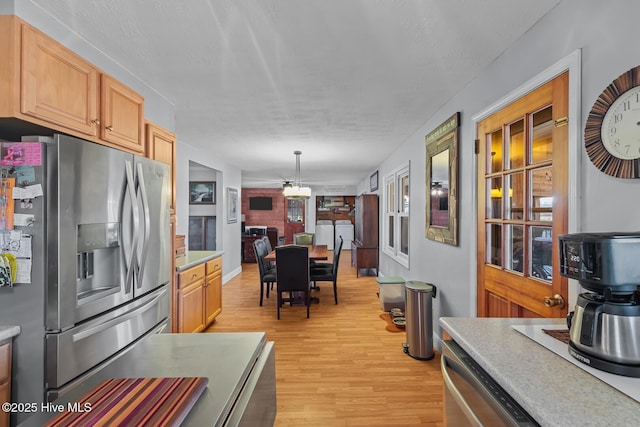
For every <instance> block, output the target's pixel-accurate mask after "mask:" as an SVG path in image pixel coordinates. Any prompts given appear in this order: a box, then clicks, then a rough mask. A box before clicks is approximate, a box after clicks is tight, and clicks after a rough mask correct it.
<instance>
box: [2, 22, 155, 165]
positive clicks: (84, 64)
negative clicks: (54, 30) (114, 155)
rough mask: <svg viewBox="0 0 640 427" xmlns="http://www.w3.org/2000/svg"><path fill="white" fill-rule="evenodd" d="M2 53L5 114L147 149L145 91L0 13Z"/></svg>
mask: <svg viewBox="0 0 640 427" xmlns="http://www.w3.org/2000/svg"><path fill="white" fill-rule="evenodd" d="M0 57H2V58H3V61H2V63H1V64H0V93H2V94H3V96H1V97H0V116H1V117H15V118H19V119H22V120H25V121H28V122H31V123H34V124H37V125H40V126H44V127H46V128H50V129H54V130H57V131H61V132H65V133H68V134H71V135H74V136H77V137H80V138H84V139H88V140H90V141H94V142H98V143H101V144H104V145H109V146H113V147H116V148H119V149H123V150H126V151H130V152H133V153H136V154H145V144H144V98H143V97H142V96H141V95H139V94H137V93H136V92H134V91H133V90H131V89H130V88H128V87H126V86H125V85H123V84H122V83H120V82H118V81H117V80H115V79H113V78H112V77H110V76H108V75H107V74H105V73H103V72H102V71H101V70H100V69H98V68H97V67H95V66H94V65H92V64H91V63H90V62H88V61H85V60H84V59H83V58H82V57H80V56H78V55H77V54H75V53H74V52H72V51H71V50H69V49H67V48H66V47H64V46H62V45H61V44H60V43H58V42H56V41H55V40H53V39H51V38H50V37H48V36H47V35H45V34H44V33H42V32H40V31H39V30H37V29H35V28H33V27H32V26H30V25H29V24H27V23H25V22H23V21H21V20H20V19H19V18H17V17H15V16H11V15H5V16H0ZM4 94H8V96H6V97H5V96H4Z"/></svg>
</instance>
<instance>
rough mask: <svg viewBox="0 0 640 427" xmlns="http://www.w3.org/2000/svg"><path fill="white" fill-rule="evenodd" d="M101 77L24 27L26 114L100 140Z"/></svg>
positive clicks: (23, 105)
mask: <svg viewBox="0 0 640 427" xmlns="http://www.w3.org/2000/svg"><path fill="white" fill-rule="evenodd" d="M98 76H99V71H98V70H97V69H96V68H95V67H93V66H92V65H91V64H90V63H89V62H87V61H85V60H83V59H82V58H81V57H79V56H78V55H76V54H75V53H73V52H72V51H70V50H68V49H66V48H65V47H63V46H62V45H60V44H59V43H57V42H55V41H54V40H51V39H50V38H49V37H47V36H46V35H44V34H42V33H41V32H39V31H37V30H36V29H34V28H31V27H29V26H28V25H22V72H21V82H22V83H21V90H20V98H21V112H22V113H24V114H26V115H29V116H32V117H35V118H38V119H41V120H46V121H48V122H51V123H53V124H55V125H59V126H63V127H67V128H69V129H72V130H75V131H77V132H81V133H83V134H85V135H90V136H97V133H98V132H97V129H98V123H99V121H98V119H99V116H98V94H99V91H98V78H99V77H98Z"/></svg>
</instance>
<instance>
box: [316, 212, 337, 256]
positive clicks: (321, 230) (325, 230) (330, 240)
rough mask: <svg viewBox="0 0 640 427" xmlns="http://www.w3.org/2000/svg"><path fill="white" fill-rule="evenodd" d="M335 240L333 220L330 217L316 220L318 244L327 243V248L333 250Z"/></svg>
mask: <svg viewBox="0 0 640 427" xmlns="http://www.w3.org/2000/svg"><path fill="white" fill-rule="evenodd" d="M334 241H335V238H334V236H333V221H331V220H330V219H321V220H318V221H316V245H327V249H329V250H330V251H332V250H333V247H334Z"/></svg>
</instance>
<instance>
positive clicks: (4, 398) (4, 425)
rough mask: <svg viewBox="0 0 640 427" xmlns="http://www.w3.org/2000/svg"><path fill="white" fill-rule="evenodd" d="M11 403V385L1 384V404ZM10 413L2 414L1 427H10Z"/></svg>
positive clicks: (0, 415)
mask: <svg viewBox="0 0 640 427" xmlns="http://www.w3.org/2000/svg"><path fill="white" fill-rule="evenodd" d="M4 402H11V389H10V388H9V383H8V382H6V383H4V384H0V403H4ZM9 414H10V412H5V411H2V412H0V427H9Z"/></svg>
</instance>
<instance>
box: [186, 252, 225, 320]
mask: <svg viewBox="0 0 640 427" xmlns="http://www.w3.org/2000/svg"><path fill="white" fill-rule="evenodd" d="M221 311H222V258H214V259H212V260H210V261H207V262H203V263H202V264H198V265H196V266H194V267H191V268H189V269H187V270H184V271H182V272H180V273H179V274H178V332H201V331H203V330H204V329H205V328H206V327H207V326H209V325H210V324H211V323H212V322H213V321H214V320H215V318H216V316H218V314H220V312H221Z"/></svg>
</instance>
